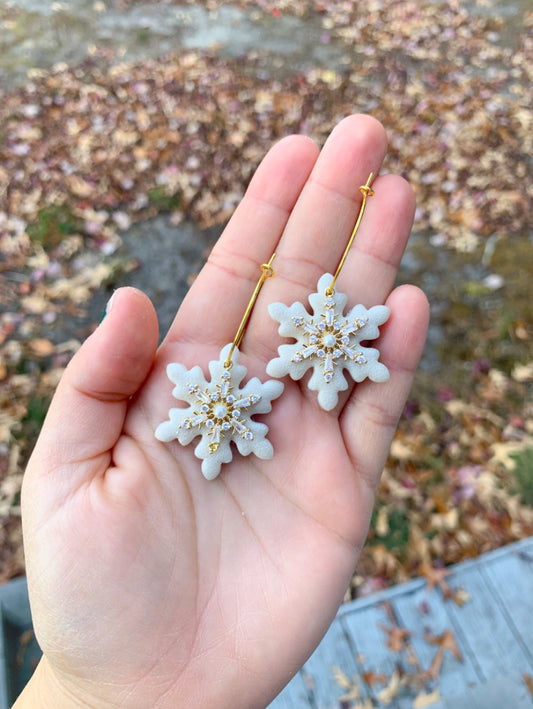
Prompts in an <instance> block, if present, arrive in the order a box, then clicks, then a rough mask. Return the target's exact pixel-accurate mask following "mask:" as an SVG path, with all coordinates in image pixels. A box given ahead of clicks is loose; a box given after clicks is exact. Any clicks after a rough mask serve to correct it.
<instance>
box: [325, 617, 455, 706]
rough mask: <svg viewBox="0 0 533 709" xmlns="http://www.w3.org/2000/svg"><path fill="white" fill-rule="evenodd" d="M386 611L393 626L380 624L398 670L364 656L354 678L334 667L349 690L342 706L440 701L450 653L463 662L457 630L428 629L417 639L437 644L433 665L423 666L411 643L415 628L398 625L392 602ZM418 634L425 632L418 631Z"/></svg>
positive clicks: (333, 669)
mask: <svg viewBox="0 0 533 709" xmlns="http://www.w3.org/2000/svg"><path fill="white" fill-rule="evenodd" d="M385 611H386V613H387V616H388V618H389V619H390V621H391V625H383V624H382V623H380V624H379V627H380V628H381V629H382V630H383V631H384V632H385V634H386V638H387V639H386V646H387V648H388V649H389V650H390V652H391V653H393V657H392V658H390V657H389V658H388V659H387V663H388V664H390V660H391V659H392V660H393V662H392V664H393V666H394V669H393V670H392V671H390V672H389V673H388V674H385V673H384V672H376V671H375V670H374V669H373V668H371V667H368V666H366V664H365V663H366V661H365V658H364V657H359V658H358V663H359V664H360V665H362V669H361V671H360V675H356V676H355V677H353V678H352V679H349V678H348V677H347V676H346V675H345V674H344V673H343V672H342V670H340V669H339V668H338V667H334V668H332V671H333V677H334V679H335V681H336V682H337V684H338V685H339V686H340V687H341V688H342V689H343V690H344V691H345V694H344V695H343V696H342V697H341V698H340V700H339V701H340V702H341V703H342V706H346V707H350V709H362V708H363V707H365V709H367V708H369V709H372V708H376V707H381V706H389V705H391V704H393V703H394V705H396V701H397V700H398V701H400V700H407V701H409V702H410V703H409V706H412V707H413V709H414V708H415V707H419V708H423V707H429V706H431V705H432V704H436V703H437V702H438V701H440V698H441V697H440V692H439V687H438V683H439V679H440V676H441V673H442V671H443V663H444V660H445V657H446V655H447V654H449V655H451V657H453V658H454V660H455V661H457V662H461V663H462V662H463V657H462V654H461V651H460V649H459V646H458V644H457V640H456V638H455V635H454V633H453V632H452V630H451V629H449V628H446V629H444V630H443V632H442V633H441V634H439V635H432V634H431V633H429V632H425V633H423V637H417V638H416V639H417V641H418V642H419V641H420V640H423V641H424V642H425V643H427V644H428V645H430V646H436V647H437V649H436V651H435V653H434V654H433V657H432V658H431V661H430V663H429V665H428V666H427V667H423V666H422V663H421V662H420V660H419V659H418V656H417V654H416V653H415V651H414V648H413V644H412V642H411V639H412V638H413V636H414V633H413V631H411V630H409V629H408V628H405V627H402V626H400V625H398V623H397V622H396V618H395V615H394V611H393V609H392V606H391V605H390V603H386V604H385ZM417 635H418V636H420V635H422V633H420V632H418V633H417ZM406 706H407V704H406Z"/></svg>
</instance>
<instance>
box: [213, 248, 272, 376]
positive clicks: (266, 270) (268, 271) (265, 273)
mask: <svg viewBox="0 0 533 709" xmlns="http://www.w3.org/2000/svg"><path fill="white" fill-rule="evenodd" d="M275 258H276V254H275V253H274V254H272V256H271V257H270V261H269V262H268V263H263V264H261V272H262V273H261V278H260V279H259V280H258V282H257V285H256V287H255V290H254V292H253V293H252V297H251V298H250V302H249V303H248V306H247V308H246V310H245V312H244V315H243V318H242V320H241V324H240V325H239V328H238V330H237V334H236V335H235V339H234V340H233V344H232V345H231V349H230V351H229V354H228V356H227V358H226V361H225V362H224V368H225V369H230V368H231V366H232V364H233V362H232V361H231V358H232V356H233V353H234V351H235V349H236V348H237V347H239V345H240V344H241V342H242V338H243V337H244V331H245V330H246V325H247V324H248V320H249V318H250V315H251V313H252V310H253V307H254V305H255V301H256V300H257V296H258V295H259V291H260V290H261V288H262V287H263V283H264V282H265V281H266V280H267V278H271V276H273V275H274V269H273V268H272V263H273V261H274V259H275Z"/></svg>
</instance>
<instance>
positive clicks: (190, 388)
mask: <svg viewBox="0 0 533 709" xmlns="http://www.w3.org/2000/svg"><path fill="white" fill-rule="evenodd" d="M187 389H188V390H189V391H190V392H191V394H194V392H195V391H198V387H197V386H196V384H188V385H187Z"/></svg>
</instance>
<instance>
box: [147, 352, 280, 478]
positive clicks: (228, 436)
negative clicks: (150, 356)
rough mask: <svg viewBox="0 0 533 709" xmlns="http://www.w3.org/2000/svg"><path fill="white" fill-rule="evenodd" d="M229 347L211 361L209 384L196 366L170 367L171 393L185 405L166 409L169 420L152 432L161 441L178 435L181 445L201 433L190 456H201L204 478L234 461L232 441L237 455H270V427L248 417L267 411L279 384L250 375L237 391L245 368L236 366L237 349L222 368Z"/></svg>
mask: <svg viewBox="0 0 533 709" xmlns="http://www.w3.org/2000/svg"><path fill="white" fill-rule="evenodd" d="M230 349H231V344H229V345H226V346H225V347H224V348H223V349H222V351H221V352H220V358H219V359H218V360H214V361H212V362H209V373H210V374H211V381H209V382H208V381H206V379H205V377H204V373H203V372H202V370H201V368H200V367H198V366H196V367H193V368H192V369H187V368H186V367H184V366H183V365H182V364H175V363H174V364H169V365H168V367H167V375H168V378H169V379H170V381H171V382H173V383H174V384H175V385H176V386H175V387H174V389H173V391H172V394H173V396H174V397H175V398H176V399H179V400H181V401H185V402H187V403H188V404H189V407H188V408H186V409H170V411H169V420H168V421H164V422H163V423H161V424H160V425H159V426H158V427H157V429H156V432H155V437H156V438H157V439H159V440H160V441H164V442H166V443H168V442H169V441H173V440H175V439H177V440H178V441H179V442H180V443H181V444H182V445H183V446H186V445H188V444H189V443H191V441H192V440H193V439H194V438H196V437H197V436H201V440H200V442H199V443H198V445H197V446H196V448H195V450H194V454H195V455H196V457H197V458H200V459H201V460H202V473H203V474H204V476H205V477H206V478H207V479H208V480H213V479H214V478H216V476H217V475H218V474H219V472H220V467H221V465H222V463H229V462H230V461H231V460H232V458H233V451H232V449H231V445H230V444H231V441H233V442H234V443H235V444H236V446H237V449H238V451H239V453H240V454H241V455H249V454H250V453H255V455H256V456H257V457H258V458H263V459H268V458H272V456H273V454H274V451H273V448H272V444H271V443H270V441H267V439H266V437H265V436H266V434H267V433H268V426H267V425H266V424H264V423H259V422H257V421H253V420H252V416H253V415H254V414H266V413H268V412H269V411H271V409H272V405H271V402H272V401H273V400H274V399H277V398H278V396H279V395H280V394H281V392H282V391H283V384H282V383H281V382H277V381H273V380H272V379H270V380H268V381H266V382H265V383H264V384H262V383H261V382H260V381H259V379H257V377H254V378H253V379H250V381H249V382H248V383H247V384H245V385H244V387H242V389H241V388H240V384H241V382H242V380H243V379H244V377H245V376H246V374H247V371H248V370H247V369H246V367H243V366H242V365H241V364H237V361H238V358H239V351H238V349H235V350H234V353H233V357H232V362H233V366H232V367H231V368H230V369H226V368H225V367H224V363H225V362H226V359H227V357H228V354H229V351H230Z"/></svg>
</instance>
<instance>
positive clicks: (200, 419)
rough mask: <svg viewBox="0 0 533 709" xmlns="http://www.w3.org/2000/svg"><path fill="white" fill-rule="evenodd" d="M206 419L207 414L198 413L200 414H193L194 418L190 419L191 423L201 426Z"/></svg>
mask: <svg viewBox="0 0 533 709" xmlns="http://www.w3.org/2000/svg"><path fill="white" fill-rule="evenodd" d="M205 419H206V416H205V414H198V416H193V417H192V419H190V423H191V425H192V426H199V425H200V424H201V423H203V422H204V421H205Z"/></svg>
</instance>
